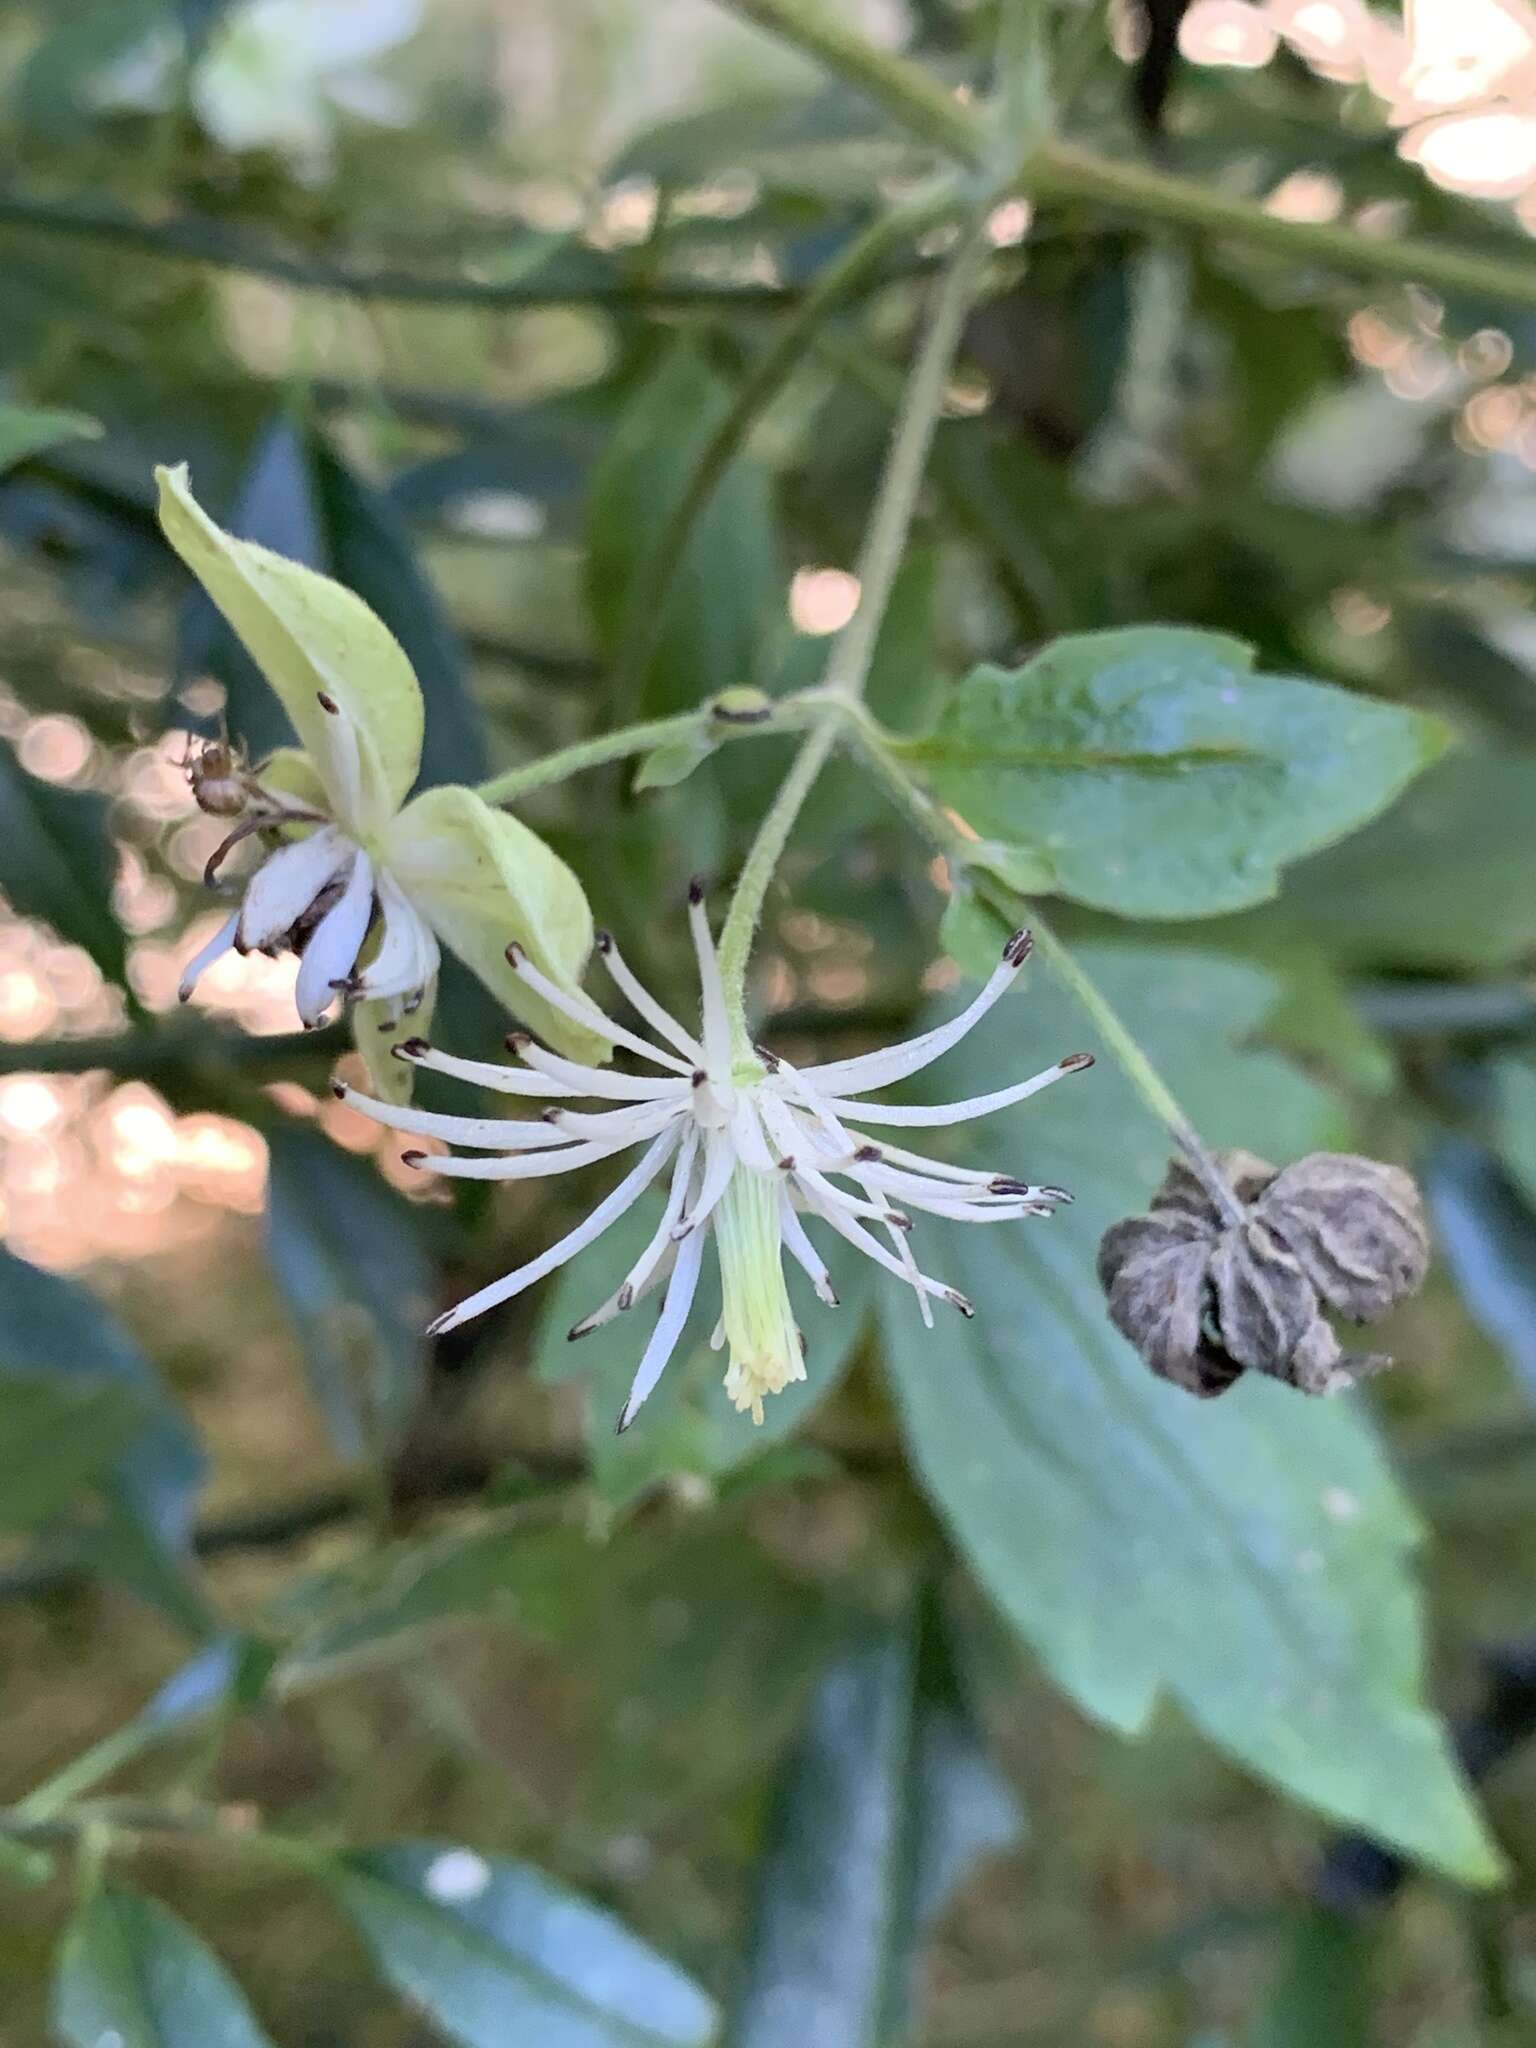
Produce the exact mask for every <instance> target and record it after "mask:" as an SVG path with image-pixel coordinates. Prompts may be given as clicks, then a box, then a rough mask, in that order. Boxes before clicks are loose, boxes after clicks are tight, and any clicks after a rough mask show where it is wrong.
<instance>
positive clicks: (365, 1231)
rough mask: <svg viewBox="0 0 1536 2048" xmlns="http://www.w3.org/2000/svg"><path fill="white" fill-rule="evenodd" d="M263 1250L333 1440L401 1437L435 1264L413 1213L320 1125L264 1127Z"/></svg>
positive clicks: (360, 1449) (385, 1443) (414, 1388)
mask: <svg viewBox="0 0 1536 2048" xmlns="http://www.w3.org/2000/svg"><path fill="white" fill-rule="evenodd" d="M267 1151H268V1156H269V1160H270V1172H269V1176H268V1182H267V1253H268V1256H269V1258H270V1259H271V1261H272V1271H273V1274H274V1275H275V1277H276V1279H277V1283H278V1285H279V1287H280V1288H281V1289H282V1291H283V1295H284V1297H285V1298H286V1300H287V1303H288V1307H289V1310H290V1312H291V1314H292V1316H293V1319H294V1322H295V1323H296V1324H297V1325H298V1328H299V1332H300V1334H301V1336H302V1338H303V1341H304V1352H305V1358H306V1361H307V1363H308V1366H309V1374H310V1384H311V1386H312V1388H313V1390H314V1393H315V1398H316V1399H317V1400H318V1402H319V1403H320V1406H321V1408H322V1410H323V1411H324V1413H325V1418H326V1421H327V1423H328V1424H329V1425H330V1430H331V1434H332V1436H333V1438H334V1439H335V1442H336V1446H337V1449H338V1450H340V1451H341V1453H342V1454H343V1456H345V1457H349V1458H358V1457H362V1456H364V1455H365V1454H368V1453H372V1454H373V1455H375V1456H377V1455H380V1454H382V1453H383V1452H384V1451H385V1450H387V1449H388V1448H389V1447H390V1446H392V1445H393V1444H395V1443H397V1442H398V1440H399V1439H400V1437H401V1436H402V1435H403V1434H404V1431H405V1429H406V1427H407V1425H408V1424H409V1422H410V1420H411V1417H412V1415H413V1414H414V1413H415V1409H416V1405H417V1402H418V1400H419V1398H420V1394H421V1377H422V1361H423V1357H424V1349H423V1335H422V1333H423V1331H424V1330H425V1328H426V1324H427V1321H428V1318H429V1316H430V1314H431V1302H432V1294H433V1269H432V1264H431V1261H430V1260H429V1259H428V1258H427V1256H426V1254H425V1252H424V1251H423V1250H422V1246H421V1242H420V1239H419V1237H418V1235H417V1219H416V1218H414V1217H413V1215H412V1212H411V1210H410V1207H409V1205H408V1204H407V1203H406V1202H404V1201H402V1200H401V1198H400V1197H399V1196H398V1195H396V1194H394V1193H393V1192H392V1191H391V1190H390V1189H389V1188H388V1187H387V1186H386V1185H385V1184H384V1182H383V1181H382V1180H380V1178H379V1176H378V1174H377V1172H375V1170H374V1169H373V1168H372V1167H371V1166H368V1165H365V1164H364V1163H363V1162H362V1161H361V1160H358V1159H353V1158H351V1157H349V1156H348V1155H347V1154H346V1153H345V1152H342V1151H340V1150H339V1149H338V1148H337V1147H336V1146H335V1145H333V1144H331V1142H330V1141H329V1139H327V1138H323V1137H321V1136H320V1134H319V1133H318V1132H316V1131H311V1130H303V1129H299V1128H292V1127H287V1126H276V1127H274V1128H272V1129H269V1131H268V1132H267Z"/></svg>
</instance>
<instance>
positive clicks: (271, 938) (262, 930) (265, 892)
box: [240, 825, 356, 949]
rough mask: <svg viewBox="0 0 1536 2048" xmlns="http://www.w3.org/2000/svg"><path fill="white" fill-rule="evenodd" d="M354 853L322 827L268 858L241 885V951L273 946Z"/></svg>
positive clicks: (341, 838)
mask: <svg viewBox="0 0 1536 2048" xmlns="http://www.w3.org/2000/svg"><path fill="white" fill-rule="evenodd" d="M355 851H356V849H355V848H354V847H353V844H352V842H351V840H350V839H348V838H346V837H345V836H344V835H343V834H342V833H340V832H338V831H337V829H336V827H335V826H334V825H322V826H321V827H320V829H319V831H318V832H312V833H311V834H310V835H309V837H308V838H307V839H296V840H295V841H294V842H293V844H292V845H291V846H280V847H279V848H278V849H277V851H276V853H273V854H269V855H268V856H267V858H266V859H265V860H264V861H263V862H262V864H261V866H260V867H259V868H258V869H257V870H256V872H255V874H254V875H252V877H251V879H250V881H249V883H248V884H247V885H246V891H245V901H244V902H243V903H242V904H241V906H240V943H241V945H242V946H247V947H251V948H257V949H259V948H260V947H262V946H271V945H275V944H276V942H277V941H278V940H279V939H281V938H283V937H284V936H285V935H286V934H287V932H288V930H289V928H290V927H291V926H292V925H293V924H294V922H295V921H296V920H297V919H298V918H301V917H302V916H303V915H304V913H305V911H306V910H308V908H309V906H310V905H311V904H312V903H313V902H314V900H315V898H316V897H317V896H318V895H319V894H320V891H321V890H322V889H323V888H324V887H325V885H326V883H327V882H329V881H330V880H331V879H332V878H333V877H334V876H335V875H337V874H339V873H340V872H341V870H342V868H343V867H345V866H346V864H347V863H348V862H349V861H350V860H351V859H352V858H353V856H354V853H355Z"/></svg>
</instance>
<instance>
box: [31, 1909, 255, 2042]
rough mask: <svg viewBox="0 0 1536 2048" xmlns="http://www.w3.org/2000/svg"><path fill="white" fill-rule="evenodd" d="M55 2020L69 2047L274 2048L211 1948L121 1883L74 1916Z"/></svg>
mask: <svg viewBox="0 0 1536 2048" xmlns="http://www.w3.org/2000/svg"><path fill="white" fill-rule="evenodd" d="M53 2026H54V2032H55V2033H56V2034H57V2036H58V2038H59V2040H60V2042H62V2043H64V2044H66V2048H104V2044H107V2043H110V2044H111V2048H271V2043H270V2041H269V2040H268V2037H267V2035H266V2034H265V2033H264V2032H263V2031H262V2029H261V2028H260V2027H259V2026H258V2025H257V2023H256V2018H255V2015H254V2014H253V2013H252V2011H251V2009H250V2007H249V2006H248V2005H247V2004H246V2002H245V1998H244V1996H243V1995H242V1993H241V1991H240V1988H239V1986H238V1985H237V1984H236V1983H235V1981H234V1979H233V1978H232V1977H231V1976H230V1975H229V1973H228V1972H227V1971H226V1970H225V1968H224V1966H223V1964H222V1963H221V1962H220V1961H219V1959H218V1957H217V1956H216V1955H215V1954H214V1953H213V1951H212V1949H210V1948H208V1947H207V1946H206V1945H205V1943H203V1942H202V1941H200V1940H199V1939H198V1937H197V1936H196V1935H195V1934H194V1933H193V1932H192V1930H191V1929H190V1928H189V1927H187V1926H185V1925H184V1924H183V1922H181V1921H180V1920H178V1919H177V1918H176V1916H175V1914H174V1913H170V1912H168V1911H167V1910H166V1908H165V1907H164V1906H162V1905H160V1904H158V1903H157V1901H155V1900H154V1899H147V1898H145V1897H144V1896H143V1894H142V1893H140V1892H135V1891H130V1890H129V1889H128V1888H127V1887H126V1886H125V1885H109V1886H108V1887H106V1889H104V1890H102V1891H99V1892H97V1893H96V1894H95V1895H94V1896H93V1897H92V1898H90V1899H88V1900H87V1901H86V1903H85V1904H84V1905H83V1906H82V1907H81V1908H80V1910H79V1911H78V1912H77V1913H76V1915H75V1917H74V1919H73V1920H72V1921H71V1922H70V1925H69V1928H68V1930H67V1931H66V1933H65V1936H64V1945H63V1948H62V1950H61V1952H60V1956H59V1971H58V1977H57V1980H56V1982H55V1985H54V1998H53Z"/></svg>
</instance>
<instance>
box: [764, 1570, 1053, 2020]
mask: <svg viewBox="0 0 1536 2048" xmlns="http://www.w3.org/2000/svg"><path fill="white" fill-rule="evenodd" d="M1022 1826H1023V1824H1022V1819H1021V1816H1020V1813H1019V1809H1018V1805H1017V1803H1016V1801H1015V1800H1014V1797H1013V1794H1012V1792H1011V1791H1010V1789H1009V1787H1008V1785H1007V1784H1006V1782H1005V1781H1004V1780H1003V1778H1002V1777H1001V1775H1000V1773H999V1772H998V1770H997V1768H996V1766H995V1765H994V1764H993V1763H992V1762H991V1760H990V1759H989V1757H988V1756H987V1754H986V1751H985V1749H984V1748H983V1746H982V1743H981V1740H980V1738H979V1736H978V1734H977V1731H976V1728H975V1727H974V1725H973V1723H972V1721H971V1718H970V1716H969V1714H968V1713H967V1711H966V1708H965V1704H964V1701H963V1699H962V1696H961V1692H960V1688H959V1684H958V1681H957V1678H956V1674H955V1671H954V1669H953V1666H952V1664H951V1661H950V1655H949V1646H948V1643H947V1641H946V1640H945V1634H944V1628H943V1622H942V1618H941V1616H940V1614H939V1613H938V1611H937V1607H936V1604H935V1603H932V1602H928V1601H925V1602H924V1603H923V1604H922V1607H921V1609H920V1610H914V1612H912V1613H909V1614H908V1615H907V1616H905V1617H904V1618H903V1619H902V1620H901V1621H899V1622H895V1623H892V1624H890V1625H888V1626H887V1627H885V1628H883V1629H881V1630H879V1631H874V1630H871V1631H869V1632H868V1633H867V1634H866V1636H865V1637H864V1639H863V1640H860V1641H856V1642H854V1643H853V1644H851V1645H849V1646H846V1647H845V1648H844V1649H843V1651H842V1652H841V1653H840V1655H839V1656H838V1657H837V1658H836V1660H835V1661H834V1662H833V1663H832V1664H831V1665H830V1666H829V1668H828V1669H827V1671H826V1673H825V1675H824V1676H823V1678H822V1680H821V1682H820V1684H819V1685H818V1686H817V1689H816V1692H815V1694H814V1696H813V1698H812V1700H811V1706H810V1713H809V1717H808V1719H807V1722H806V1726H805V1729H804V1731H803V1733H802V1734H801V1737H800V1739H799V1741H798V1742H797V1743H796V1744H795V1746H794V1748H793V1750H792V1751H791V1753H790V1756H789V1759H788V1761H787V1763H786V1766H785V1770H784V1774H783V1778H782V1780H781V1783H780V1786H779V1790H778V1796H777V1800H776V1808H775V1813H774V1817H773V1822H772V1832H771V1836H770V1840H769V1843H768V1849H767V1854H766V1856H765V1859H764V1862H763V1865H762V1869H761V1871H760V1873H759V1879H758V1899H757V1909H756V1913H755V1916H754V1926H753V1932H752V1937H751V1942H750V1946H749V1948H748V1951H747V1956H746V1960H745V1966H744V1973H743V1982H742V1986H741V1991H740V1994H739V1997H738V1999H737V2002H736V2006H735V2010H734V2014H733V2017H732V2023H731V2027H730V2031H729V2038H730V2041H731V2044H732V2048H805V2044H807V2043H809V2042H823V2041H824V2042H828V2043H831V2042H836V2043H838V2044H839V2048H876V2044H880V2043H893V2042H896V2041H899V2040H904V2039H906V2038H907V2035H908V2031H909V2028H910V2026H911V2020H912V2007H913V1991H914V1983H915V1979H916V1975H917V1971H918V1966H919V1964H920V1961H921V1952H922V1945H923V1943H924V1941H925V1940H926V1938H927V1936H928V1934H929V1932H930V1931H931V1928H932V1925H933V1922H934V1920H935V1919H936V1918H937V1916H938V1914H939V1913H940V1912H941V1911H942V1910H943V1908H944V1906H945V1905H946V1904H947V1902H948V1900H949V1896H950V1894H951V1893H952V1892H953V1891H954V1889H955V1887H956V1886H957V1885H958V1884H960V1883H961V1882H962V1881H963V1879H964V1878H965V1877H966V1876H967V1875H968V1874H969V1872H970V1869H971V1867H972V1865H973V1864H974V1863H975V1862H976V1861H977V1860H978V1859H979V1858H981V1857H983V1856H985V1855H988V1854H989V1853H991V1852H993V1851H995V1850H1000V1849H1007V1848H1010V1847H1012V1846H1013V1845H1014V1844H1015V1843H1016V1842H1017V1841H1018V1840H1019V1838H1020V1836H1021V1834H1022Z"/></svg>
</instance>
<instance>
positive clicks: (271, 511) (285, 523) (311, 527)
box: [177, 413, 327, 760]
mask: <svg viewBox="0 0 1536 2048" xmlns="http://www.w3.org/2000/svg"><path fill="white" fill-rule="evenodd" d="M193 484H194V486H195V484H196V478H194V479H193ZM224 524H225V526H226V527H227V528H228V530H229V532H231V533H233V534H235V535H236V536H238V538H239V539H241V540H253V541H258V542H259V543H260V544H261V546H262V547H264V548H270V549H271V550H272V552H273V553H274V554H278V555H285V556H286V557H287V558H288V560H289V561H291V562H300V563H302V564H303V566H304V567H305V568H306V569H316V570H319V571H321V572H322V573H323V572H324V571H325V569H326V563H327V548H326V542H325V536H324V533H323V531H322V528H321V519H320V507H319V504H318V502H317V500H316V494H315V477H314V468H313V464H312V462H311V459H310V449H309V442H308V437H307V435H306V434H305V432H304V429H303V427H302V426H301V425H299V424H298V422H296V421H295V420H294V419H293V418H292V417H291V416H290V415H289V414H287V413H281V414H279V415H278V416H277V417H276V418H275V419H273V420H272V421H270V422H269V423H268V425H267V426H266V427H265V428H264V430H263V431H262V433H261V435H260V437H259V439H258V440H257V442H256V445H255V447H254V449H253V450H252V452H251V458H250V462H249V465H248V467H247V469H246V472H245V475H244V477H243V478H242V479H241V483H240V488H239V491H238V492H237V493H236V496H235V501H234V503H233V505H232V506H231V507H230V510H229V516H228V518H227V519H226V520H225V521H224ZM177 667H178V669H179V671H180V673H181V674H182V675H183V676H184V677H196V676H199V675H202V674H204V673H210V674H212V675H214V676H215V677H217V679H218V680H219V682H221V683H222V684H223V685H224V690H225V704H224V716H225V718H226V719H227V721H228V725H229V730H230V732H231V733H232V734H233V735H234V737H235V738H236V739H237V740H239V741H240V742H241V743H242V744H243V745H244V746H245V747H246V749H247V750H248V752H249V753H250V755H251V756H252V758H253V759H256V760H259V759H260V758H261V757H262V755H264V754H268V753H270V752H271V751H272V749H273V748H274V747H281V746H287V745H289V744H291V743H292V740H293V737H294V734H293V728H292V726H291V725H290V724H289V722H288V715H287V713H286V712H285V711H284V710H283V707H282V704H281V703H280V702H279V700H278V698H277V695H276V693H275V692H274V691H273V690H272V689H271V688H270V687H269V685H268V683H267V682H266V679H265V678H264V677H263V675H262V673H261V670H260V669H259V668H258V667H257V666H256V664H255V662H254V661H252V659H251V657H250V656H249V655H248V654H247V653H246V651H245V649H244V648H243V647H242V646H241V644H240V642H239V640H238V639H237V638H236V636H235V634H234V632H233V630H232V629H231V628H230V627H229V626H228V625H226V624H225V622H224V620H223V619H222V618H221V617H220V616H219V613H218V611H217V610H216V609H215V607H214V602H213V599H212V598H211V597H209V596H208V595H207V593H206V592H205V591H203V590H201V589H199V588H197V587H196V586H195V585H194V586H193V588H192V590H191V592H190V594H189V596H188V598H187V601H186V605H185V608H184V609H183V612H182V617H181V633H180V645H179V647H178V650H177Z"/></svg>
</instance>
